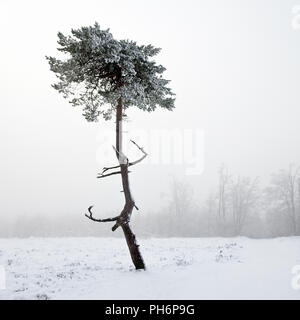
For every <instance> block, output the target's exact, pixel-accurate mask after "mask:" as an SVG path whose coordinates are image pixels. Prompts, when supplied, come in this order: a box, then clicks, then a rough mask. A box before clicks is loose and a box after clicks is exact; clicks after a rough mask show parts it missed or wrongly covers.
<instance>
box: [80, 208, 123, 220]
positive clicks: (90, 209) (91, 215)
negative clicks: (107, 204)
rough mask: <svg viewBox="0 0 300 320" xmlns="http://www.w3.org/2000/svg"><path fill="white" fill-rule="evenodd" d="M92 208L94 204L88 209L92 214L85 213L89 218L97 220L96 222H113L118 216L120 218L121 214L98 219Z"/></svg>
mask: <svg viewBox="0 0 300 320" xmlns="http://www.w3.org/2000/svg"><path fill="white" fill-rule="evenodd" d="M92 208H93V206H90V207H89V208H88V211H89V213H90V214H85V216H86V217H87V218H89V219H90V220H93V221H96V222H113V221H117V220H118V218H119V216H117V217H114V218H107V219H96V218H94V217H93V212H92Z"/></svg>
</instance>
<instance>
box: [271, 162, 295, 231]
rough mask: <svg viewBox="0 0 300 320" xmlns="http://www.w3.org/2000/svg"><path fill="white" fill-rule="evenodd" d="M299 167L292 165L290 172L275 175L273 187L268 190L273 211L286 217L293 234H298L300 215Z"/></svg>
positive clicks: (284, 171) (285, 171)
mask: <svg viewBox="0 0 300 320" xmlns="http://www.w3.org/2000/svg"><path fill="white" fill-rule="evenodd" d="M299 179H300V177H299V167H296V166H295V165H290V166H289V169H288V170H280V171H279V172H278V173H275V174H273V176H272V180H271V186H269V187H268V188H267V189H266V193H267V195H268V199H269V203H270V205H272V211H273V212H274V213H275V212H278V211H279V212H281V214H282V215H286V216H287V217H288V220H289V224H290V226H291V230H292V234H294V235H296V234H297V232H298V227H297V226H298V215H299V210H300V202H299V201H300V190H299V187H300V184H299Z"/></svg>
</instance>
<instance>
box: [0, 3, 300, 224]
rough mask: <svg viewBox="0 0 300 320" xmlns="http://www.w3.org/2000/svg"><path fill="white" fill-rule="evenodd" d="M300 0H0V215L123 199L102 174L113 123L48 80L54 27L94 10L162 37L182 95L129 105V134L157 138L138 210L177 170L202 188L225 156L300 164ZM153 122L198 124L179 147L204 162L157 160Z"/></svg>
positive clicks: (236, 169)
mask: <svg viewBox="0 0 300 320" xmlns="http://www.w3.org/2000/svg"><path fill="white" fill-rule="evenodd" d="M297 5H300V0H299V1H297V0H295V1H290V0H257V1H255V0H249V1H248V0H235V1H232V0H226V1H224V0H218V1H212V0H209V1H201V0H197V1H192V0H185V1H174V0H173V1H169V0H167V1H166V0H163V1H156V0H154V1H141V0H139V1H138V0H127V1H120V0H115V1H102V0H97V1H91V0H85V1H74V0H72V1H61V0H60V1H57V0H51V1H29V0H27V1H13V0H1V2H0V36H1V37H0V40H1V51H0V55H1V59H0V70H1V71H0V88H1V90H0V99H1V100H0V101H1V109H0V112H1V114H0V143H1V158H0V176H1V184H0V192H1V215H2V217H3V218H5V217H16V216H18V215H20V214H45V215H50V214H51V215H61V214H72V215H78V214H82V213H84V211H85V209H86V207H87V206H89V205H91V204H94V205H96V206H98V207H99V206H100V205H101V206H102V208H106V209H108V210H119V209H120V208H121V205H122V198H121V196H122V194H120V192H119V190H120V177H113V178H112V179H111V180H101V181H99V180H97V179H96V178H95V177H96V174H97V172H99V171H101V167H102V166H103V165H102V164H103V163H102V162H103V160H104V159H106V155H104V153H103V154H102V151H101V150H106V151H107V150H108V146H110V145H111V144H113V142H114V140H113V137H112V136H111V137H110V136H109V134H108V135H107V132H108V131H109V129H110V128H111V129H113V127H114V123H113V122H107V123H104V121H102V120H101V121H100V122H98V123H93V124H91V123H87V122H86V121H85V119H84V118H83V117H82V115H81V110H80V109H79V108H77V109H74V108H73V107H71V105H70V104H68V102H67V101H66V100H64V99H63V97H62V96H60V95H59V94H58V93H57V92H56V91H55V90H53V89H52V88H51V86H50V85H51V83H53V82H54V80H55V79H54V76H53V75H52V74H51V72H50V71H49V66H48V64H47V62H46V60H45V55H54V56H55V55H56V54H57V53H56V48H57V44H56V40H57V32H58V31H62V32H63V33H69V31H70V29H71V28H79V27H81V26H87V25H92V24H94V22H95V21H98V22H99V24H100V26H101V27H102V28H110V30H111V32H112V33H113V35H114V36H115V37H116V38H118V39H122V38H128V39H131V40H136V41H137V42H138V43H139V44H149V43H151V44H153V45H154V46H158V47H161V48H162V52H161V53H160V55H159V56H158V58H157V59H158V62H159V63H162V64H163V65H164V66H165V67H166V68H167V72H166V74H165V76H166V77H167V78H168V79H170V80H171V84H170V85H171V87H172V88H173V91H174V92H175V93H176V94H177V100H176V109H175V110H174V111H173V112H167V111H157V112H155V113H153V114H148V113H144V112H141V111H137V110H136V108H131V110H130V111H129V113H128V115H129V118H130V123H129V127H128V130H129V132H128V137H129V138H133V139H136V140H137V141H139V142H140V143H141V144H142V145H145V147H146V146H148V148H150V150H149V153H150V158H149V160H148V162H146V163H145V164H143V165H140V166H139V167H136V168H135V170H134V173H132V174H131V186H132V191H133V194H134V196H135V199H136V202H137V204H138V206H139V207H141V209H143V210H145V211H151V210H152V209H151V206H152V205H154V207H159V206H160V205H161V203H162V202H163V201H164V199H165V194H166V193H168V183H169V181H170V180H171V179H172V177H175V178H177V179H181V180H184V181H187V182H189V183H191V184H192V185H193V186H194V188H195V195H196V196H197V197H199V198H203V197H205V196H206V195H207V194H208V192H210V191H211V189H212V188H213V186H214V185H215V184H216V179H217V170H218V167H219V166H220V165H221V163H226V164H227V165H228V167H229V169H230V170H231V171H232V172H233V173H236V174H241V175H249V176H253V177H254V176H260V177H261V180H262V182H263V183H265V182H266V181H268V179H269V177H270V174H271V173H272V172H274V171H277V170H278V169H280V168H285V167H287V166H288V165H289V163H290V162H295V163H300V151H299V145H300V127H299V120H300V111H299V103H300V81H299V80H300V29H297V28H295V27H294V28H293V25H292V22H293V19H295V13H294V15H293V12H292V10H293V8H294V7H295V6H297ZM299 12H300V11H299ZM299 21H300V19H299ZM154 129H155V130H162V129H167V130H168V132H169V133H170V132H177V134H178V132H179V135H180V134H182V135H183V134H184V132H186V131H187V130H193V132H194V133H195V132H200V134H199V136H198V138H195V139H196V140H195V141H194V142H196V144H194V145H193V144H192V142H191V143H190V144H188V143H184V146H183V148H187V149H188V148H192V149H191V150H192V151H195V150H196V149H195V148H196V145H197V146H200V147H199V151H201V152H200V154H198V158H197V159H198V160H197V161H198V162H199V166H200V167H201V166H202V165H204V166H203V169H204V170H203V171H202V170H200V171H201V172H199V173H198V174H193V175H187V167H189V166H190V165H191V164H189V165H188V164H187V163H182V165H179V164H169V165H168V164H163V163H158V164H157V163H155V161H154V160H152V162H151V148H152V149H153V145H152V146H151V143H149V139H150V138H151V135H153V132H152V131H151V130H154ZM138 130H139V131H138ZM138 132H140V135H138ZM134 135H138V136H134ZM103 137H108V138H107V140H106V141H104V140H103ZM143 139H144V140H145V141H143ZM197 139H198V140H197ZM152 151H153V150H152ZM185 151H187V150H185ZM128 152H130V154H129V157H130V155H132V156H133V157H136V156H138V152H136V151H135V150H134V149H130V150H128ZM131 152H132V153H131ZM187 152H188V151H187ZM152 155H153V156H155V151H153V154H152ZM111 159H112V161H113V160H114V159H113V154H112V158H111ZM105 164H107V165H108V164H109V163H105Z"/></svg>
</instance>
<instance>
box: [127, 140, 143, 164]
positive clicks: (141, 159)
mask: <svg viewBox="0 0 300 320" xmlns="http://www.w3.org/2000/svg"><path fill="white" fill-rule="evenodd" d="M130 141H131V142H132V143H133V144H134V145H135V146H136V147H137V148H138V149H139V150H140V151H141V152H142V153H143V154H144V155H143V156H142V157H141V158H140V159H138V160H136V161H133V162H130V163H129V165H128V166H134V165H135V164H137V163H139V162H141V161H143V160H144V159H145V158H146V157H147V155H148V153H147V152H145V150H144V149H143V148H142V147H140V146H139V145H138V144H137V143H136V142H135V141H133V140H130Z"/></svg>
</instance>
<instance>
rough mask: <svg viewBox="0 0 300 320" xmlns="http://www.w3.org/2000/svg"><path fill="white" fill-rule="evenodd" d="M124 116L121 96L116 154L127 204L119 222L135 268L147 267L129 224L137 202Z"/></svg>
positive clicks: (117, 117)
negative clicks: (124, 139)
mask: <svg viewBox="0 0 300 320" xmlns="http://www.w3.org/2000/svg"><path fill="white" fill-rule="evenodd" d="M122 117H123V110H122V99H121V98H119V100H118V105H117V112H116V156H117V158H118V160H119V163H120V169H121V177H122V185H123V192H124V197H125V205H124V208H123V210H122V212H121V215H120V221H119V224H120V226H121V227H122V230H123V232H124V236H125V238H126V242H127V245H128V248H129V252H130V255H131V259H132V262H133V263H134V265H135V268H136V269H145V264H144V261H143V258H142V255H141V253H140V250H139V245H138V244H137V242H136V238H135V235H134V233H133V232H132V230H131V228H130V225H129V223H130V218H131V214H132V211H133V208H134V205H135V203H134V200H133V197H132V195H131V192H130V187H129V177H128V160H127V158H126V157H125V156H124V155H123V152H122V151H123V150H122Z"/></svg>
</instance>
